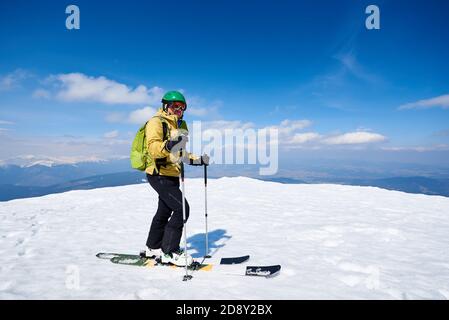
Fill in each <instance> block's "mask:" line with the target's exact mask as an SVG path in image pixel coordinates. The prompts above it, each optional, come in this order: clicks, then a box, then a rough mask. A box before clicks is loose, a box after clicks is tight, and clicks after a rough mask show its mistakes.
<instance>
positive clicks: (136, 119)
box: [126, 107, 156, 124]
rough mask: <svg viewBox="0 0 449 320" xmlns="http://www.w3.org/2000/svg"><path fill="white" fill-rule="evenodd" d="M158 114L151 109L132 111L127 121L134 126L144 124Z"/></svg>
mask: <svg viewBox="0 0 449 320" xmlns="http://www.w3.org/2000/svg"><path fill="white" fill-rule="evenodd" d="M155 113H156V110H155V109H154V108H151V107H145V108H142V109H137V110H134V111H132V112H131V113H130V114H129V115H128V117H127V119H126V122H128V123H132V124H144V123H145V122H146V121H148V120H149V119H150V118H151V117H152V116H153V115H154V114H155Z"/></svg>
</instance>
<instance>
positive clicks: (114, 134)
mask: <svg viewBox="0 0 449 320" xmlns="http://www.w3.org/2000/svg"><path fill="white" fill-rule="evenodd" d="M103 137H104V138H106V139H114V138H117V137H118V131H117V130H114V131H110V132H106V133H105V134H104V135H103Z"/></svg>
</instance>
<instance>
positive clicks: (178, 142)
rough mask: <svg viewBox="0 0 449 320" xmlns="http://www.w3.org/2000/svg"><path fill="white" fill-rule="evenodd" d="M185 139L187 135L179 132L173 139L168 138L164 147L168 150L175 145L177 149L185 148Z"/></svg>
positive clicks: (186, 139)
mask: <svg viewBox="0 0 449 320" xmlns="http://www.w3.org/2000/svg"><path fill="white" fill-rule="evenodd" d="M187 141H188V138H187V136H185V135H182V134H181V135H179V136H178V137H176V138H175V139H173V140H168V141H167V143H166V144H165V149H167V151H169V152H170V151H172V149H173V148H174V147H175V146H176V148H177V149H178V150H181V149H185V147H186V144H187Z"/></svg>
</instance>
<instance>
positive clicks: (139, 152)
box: [129, 116, 188, 171]
mask: <svg viewBox="0 0 449 320" xmlns="http://www.w3.org/2000/svg"><path fill="white" fill-rule="evenodd" d="M155 117H157V118H159V119H160V120H161V122H162V130H163V140H164V141H165V140H167V139H168V138H169V136H170V134H169V132H168V124H167V122H166V121H165V120H164V119H163V118H162V117H159V116H155ZM147 123H148V121H147V122H145V124H144V125H143V126H142V127H141V128H140V129H139V131H137V133H136V136H135V137H134V140H133V144H132V146H131V154H130V157H129V158H130V160H131V167H132V168H134V169H137V170H140V171H145V169H146V168H148V167H149V166H150V165H151V164H152V163H153V159H152V158H151V157H150V155H149V154H148V147H147V142H146V138H145V128H146V126H147ZM180 129H184V130H188V129H187V124H186V122H185V121H184V120H183V121H182V122H181V125H180Z"/></svg>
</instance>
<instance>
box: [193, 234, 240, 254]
mask: <svg viewBox="0 0 449 320" xmlns="http://www.w3.org/2000/svg"><path fill="white" fill-rule="evenodd" d="M231 238H232V237H231V236H228V235H227V234H226V230H224V229H217V230H214V231H210V232H208V239H209V241H208V245H209V252H208V254H211V253H212V254H213V253H214V252H215V251H216V250H218V249H219V248H222V247H224V246H225V242H226V241H227V240H229V239H231ZM187 245H188V248H189V249H193V250H195V251H196V253H193V254H192V257H193V258H200V257H204V256H205V255H206V233H197V234H195V235H193V236H191V237H189V238H187Z"/></svg>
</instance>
